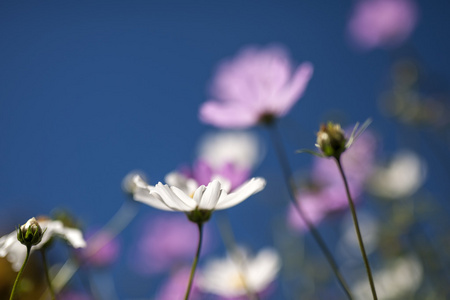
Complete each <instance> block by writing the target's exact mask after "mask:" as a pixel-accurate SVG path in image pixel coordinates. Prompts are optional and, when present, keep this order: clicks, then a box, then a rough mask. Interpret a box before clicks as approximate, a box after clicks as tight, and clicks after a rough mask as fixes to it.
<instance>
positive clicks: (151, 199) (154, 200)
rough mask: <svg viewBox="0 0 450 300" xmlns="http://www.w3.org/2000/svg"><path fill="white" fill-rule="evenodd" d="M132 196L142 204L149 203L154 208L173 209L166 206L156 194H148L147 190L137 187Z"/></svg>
mask: <svg viewBox="0 0 450 300" xmlns="http://www.w3.org/2000/svg"><path fill="white" fill-rule="evenodd" d="M133 198H134V200H136V201H139V202H142V203H144V204H147V205H150V206H152V207H154V208H157V209H161V210H167V211H174V210H175V209H173V208H170V207H168V206H167V205H166V204H165V203H164V201H162V199H161V198H160V197H159V196H158V195H150V192H149V191H148V190H144V189H139V190H137V191H136V192H135V193H134V194H133Z"/></svg>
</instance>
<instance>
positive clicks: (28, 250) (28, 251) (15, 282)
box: [9, 246, 31, 300]
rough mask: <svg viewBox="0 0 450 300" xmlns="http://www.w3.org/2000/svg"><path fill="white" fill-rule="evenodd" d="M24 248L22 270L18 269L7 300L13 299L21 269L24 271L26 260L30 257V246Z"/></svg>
mask: <svg viewBox="0 0 450 300" xmlns="http://www.w3.org/2000/svg"><path fill="white" fill-rule="evenodd" d="M26 247H27V256H26V257H25V261H24V262H23V265H22V268H20V271H19V274H17V277H16V281H14V285H13V288H12V291H11V296H9V300H13V299H14V294H15V293H16V287H17V284H18V283H19V279H20V276H21V275H22V272H23V269H25V265H26V264H27V262H28V258H29V257H30V250H31V246H26Z"/></svg>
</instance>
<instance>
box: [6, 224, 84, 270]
mask: <svg viewBox="0 0 450 300" xmlns="http://www.w3.org/2000/svg"><path fill="white" fill-rule="evenodd" d="M37 222H38V224H39V226H40V227H41V228H44V229H45V234H44V235H43V236H42V240H41V242H40V243H39V244H37V245H36V246H34V247H31V251H34V250H37V249H40V248H42V247H43V246H45V245H46V244H47V242H49V241H50V240H51V239H52V238H53V237H60V238H63V239H64V240H66V241H67V242H68V243H69V244H70V245H71V246H72V247H74V248H83V247H86V242H85V240H84V239H83V235H82V234H81V231H80V230H79V229H75V228H68V227H65V226H64V225H63V223H62V222H61V221H54V220H50V219H40V218H38V219H37ZM26 253H27V250H26V247H24V246H23V245H22V244H21V243H20V242H19V241H18V240H17V233H16V232H15V231H14V232H12V233H10V234H8V235H5V236H3V237H1V238H0V257H5V256H6V258H7V259H8V260H9V262H11V264H12V267H13V269H14V270H15V271H19V269H20V267H21V266H22V264H23V262H24V261H25V257H26Z"/></svg>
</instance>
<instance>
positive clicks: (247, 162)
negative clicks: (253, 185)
mask: <svg viewBox="0 0 450 300" xmlns="http://www.w3.org/2000/svg"><path fill="white" fill-rule="evenodd" d="M264 152H265V149H264V145H263V143H262V142H261V140H260V139H259V138H258V137H257V136H256V135H255V134H252V133H250V132H245V131H222V132H217V133H214V134H208V135H206V136H205V137H204V138H203V140H202V141H201V143H200V146H199V149H198V157H199V158H200V159H203V160H205V161H206V162H207V163H208V164H209V165H210V166H211V167H213V168H214V169H219V168H221V167H223V165H224V164H227V163H232V164H234V165H235V166H236V167H239V168H240V169H249V170H251V169H253V168H254V167H255V165H256V164H258V163H259V162H260V161H261V159H262V157H263V155H264Z"/></svg>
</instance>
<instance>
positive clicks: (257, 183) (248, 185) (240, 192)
mask: <svg viewBox="0 0 450 300" xmlns="http://www.w3.org/2000/svg"><path fill="white" fill-rule="evenodd" d="M265 186H266V180H265V179H264V178H261V177H257V178H252V179H250V180H249V181H247V182H245V183H244V184H243V185H241V186H240V187H239V188H237V189H236V190H235V191H234V192H233V193H231V194H229V195H228V196H227V197H224V198H221V199H220V200H219V202H218V203H217V205H216V210H219V209H226V208H229V207H232V206H235V205H237V204H239V203H241V202H242V201H244V200H245V199H247V198H248V197H250V196H251V195H253V194H256V193H257V192H259V191H261V190H263V189H264V187H265Z"/></svg>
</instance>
